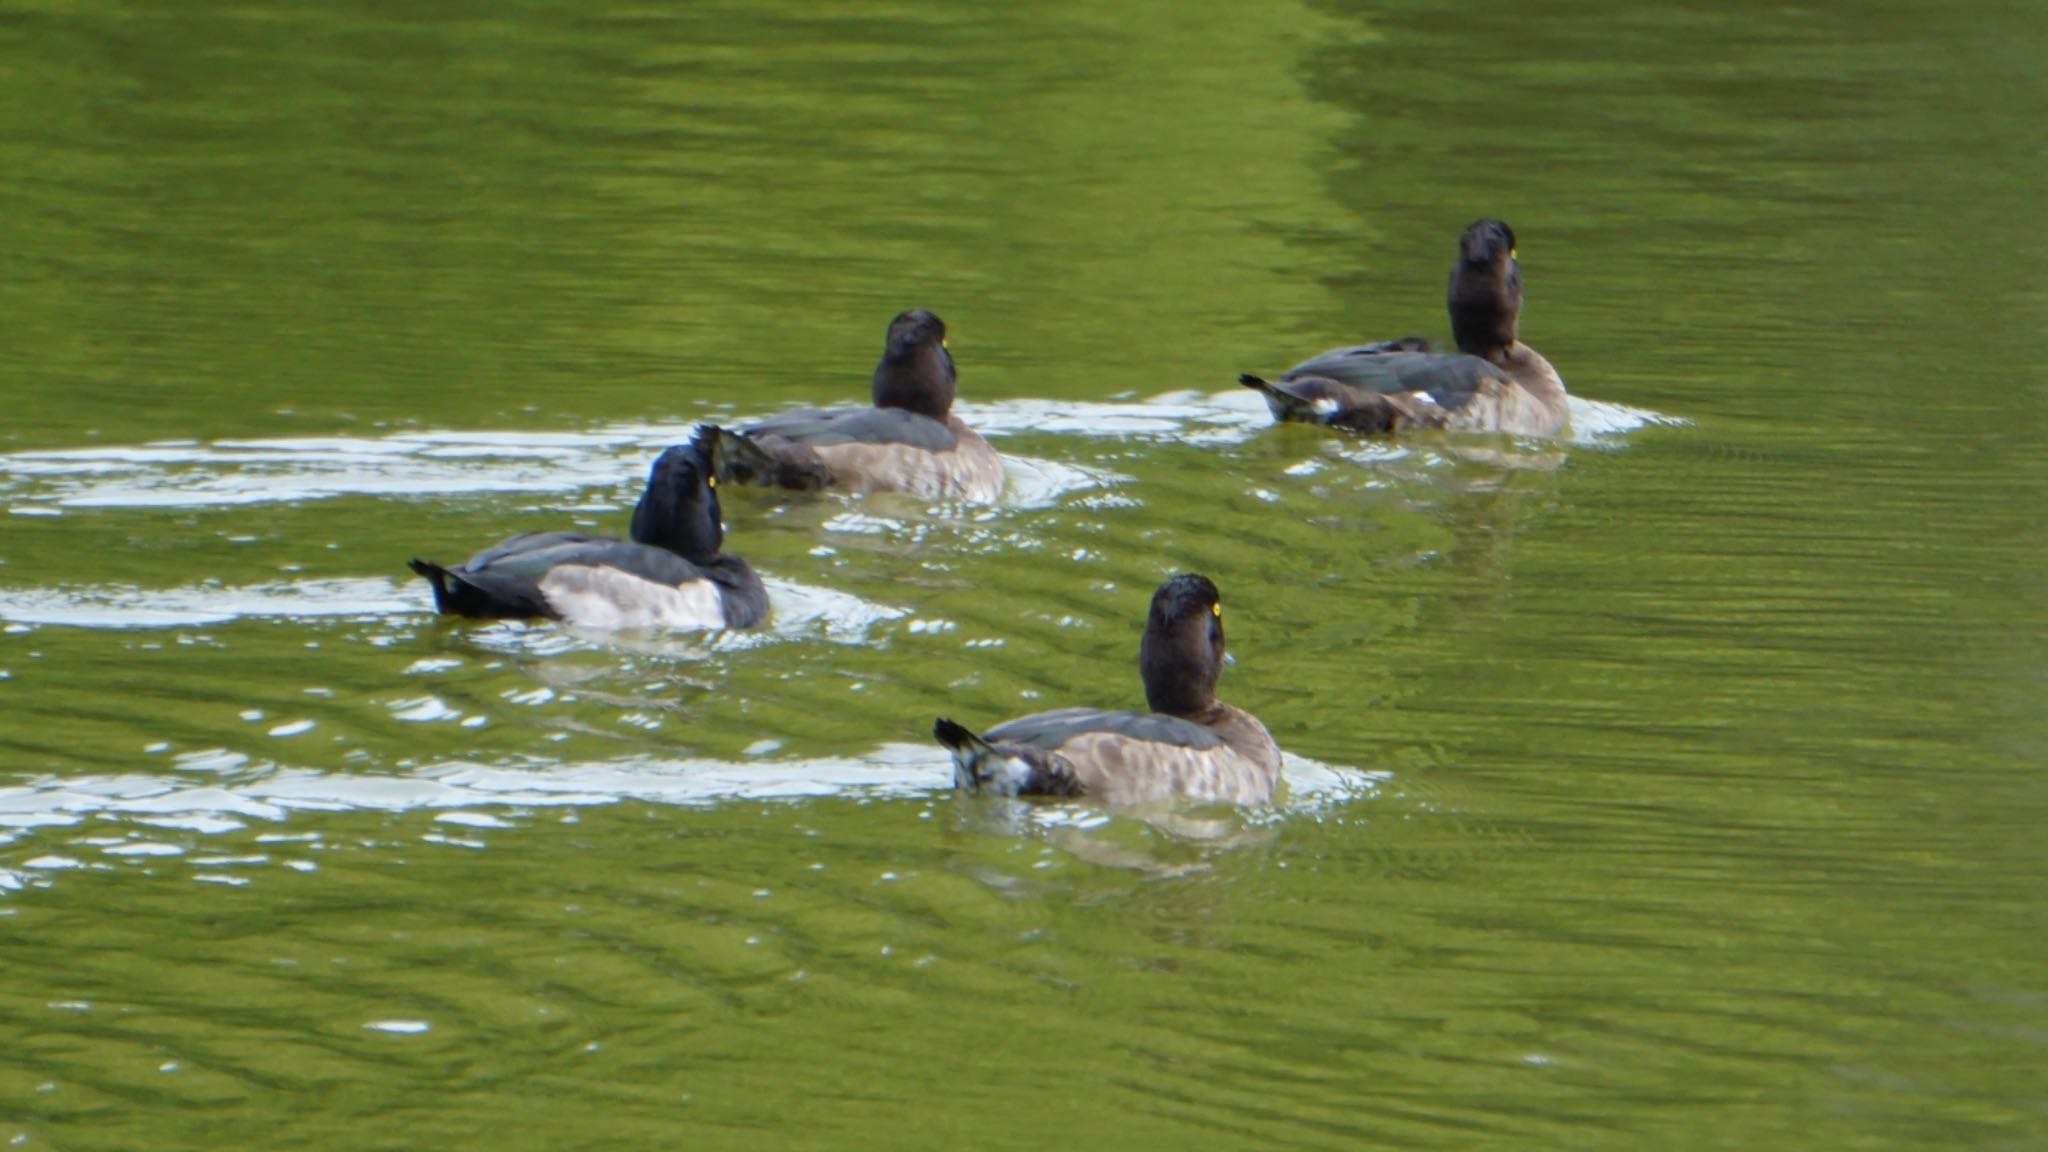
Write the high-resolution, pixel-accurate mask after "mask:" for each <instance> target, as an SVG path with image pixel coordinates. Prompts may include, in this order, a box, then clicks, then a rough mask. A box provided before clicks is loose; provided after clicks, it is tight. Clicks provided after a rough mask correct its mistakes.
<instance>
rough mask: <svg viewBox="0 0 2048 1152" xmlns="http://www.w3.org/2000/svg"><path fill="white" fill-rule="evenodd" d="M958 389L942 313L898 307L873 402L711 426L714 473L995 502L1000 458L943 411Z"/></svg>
mask: <svg viewBox="0 0 2048 1152" xmlns="http://www.w3.org/2000/svg"><path fill="white" fill-rule="evenodd" d="M957 390H958V374H957V373H956V372H955V371H954V368H953V354H952V352H951V351H949V350H948V349H947V347H946V323H945V321H943V320H941V319H939V318H938V317H937V316H935V315H933V314H932V313H930V312H927V311H925V310H924V309H922V308H919V309H916V310H914V311H910V312H905V313H903V314H901V315H899V316H897V317H896V318H895V319H894V320H892V321H890V322H889V342H888V345H887V346H886V347H885V348H884V349H883V350H882V361H881V363H879V364H877V365H875V382H874V405H873V407H869V408H822V409H820V408H812V409H806V410H803V411H800V412H785V413H783V414H782V415H780V416H771V417H769V418H768V419H766V420H763V421H761V422H760V423H758V424H755V425H753V426H752V427H749V428H745V429H742V430H741V431H739V432H737V433H735V432H731V431H728V430H726V429H724V428H716V426H715V425H714V426H713V427H714V428H715V429H716V432H717V435H718V436H719V438H720V441H721V443H722V445H723V449H724V461H725V464H724V471H722V472H721V473H720V475H721V476H724V477H729V478H730V479H733V480H736V481H739V482H741V483H745V484H762V485H767V486H770V487H782V488H798V489H803V490H806V491H809V490H815V489H819V488H827V487H831V488H845V489H850V490H852V491H855V492H873V491H884V490H886V491H896V492H908V493H910V494H912V495H914V496H924V497H928V498H933V499H943V500H968V501H973V502H975V503H981V504H991V503H994V502H995V501H996V500H997V499H998V498H999V497H1001V496H1002V494H1003V460H1002V457H1000V456H998V455H996V450H995V449H993V448H991V447H989V445H988V441H986V440H983V439H982V438H981V437H980V436H979V435H977V434H976V433H975V431H974V430H973V429H972V428H969V427H968V426H967V425H966V424H964V423H962V422H961V420H960V418H959V417H958V416H955V415H953V414H952V413H953V399H954V394H955V392H956V391H957Z"/></svg>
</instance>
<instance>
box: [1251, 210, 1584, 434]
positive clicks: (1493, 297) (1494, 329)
mask: <svg viewBox="0 0 2048 1152" xmlns="http://www.w3.org/2000/svg"><path fill="white" fill-rule="evenodd" d="M1444 302H1445V304H1446V305H1447V306H1448V307H1449V308H1450V313H1451V336H1452V338H1453V339H1455V340H1456V341H1457V344H1458V351H1457V352H1456V353H1455V354H1453V353H1443V352H1436V351H1434V350H1432V349H1431V348H1430V345H1429V342H1428V341H1427V340H1423V339H1421V338H1419V337H1412V336H1411V337H1407V338H1405V339H1401V340H1389V341H1385V342H1382V343H1379V344H1366V345H1362V346H1359V347H1356V348H1338V349H1334V350H1332V351H1329V352H1325V353H1323V354H1322V355H1320V356H1317V357H1316V358H1314V359H1313V360H1306V361H1303V362H1302V363H1300V364H1296V365H1295V366H1294V367H1292V368H1289V369H1288V370H1287V374H1286V375H1285V376H1282V377H1281V378H1280V379H1279V381H1278V382H1271V381H1267V380H1265V379H1262V378H1260V377H1258V376H1253V375H1250V374H1249V373H1247V374H1246V375H1243V376H1240V377H1238V382H1239V383H1241V384H1243V385H1244V386H1245V387H1247V388H1256V389H1258V390H1259V391H1260V392H1261V393H1262V394H1264V395H1265V397H1266V406H1267V407H1268V408H1271V409H1272V411H1273V418H1274V419H1275V420H1280V421H1298V422H1300V423H1305V424H1328V425H1332V426H1334V427H1338V428H1348V429H1350V430H1352V431H1355V432H1403V431H1407V430H1409V429H1412V428H1448V429H1452V430H1454V431H1464V432H1510V433H1515V434H1517V435H1528V436H1555V435H1557V434H1558V433H1559V432H1562V431H1564V428H1565V423H1566V420H1567V417H1568V408H1567V405H1566V400H1565V391H1564V380H1563V379H1562V378H1560V377H1559V376H1558V374H1557V369H1555V368H1552V367H1551V366H1550V361H1548V360H1545V359H1544V358H1543V357H1542V356H1540V355H1538V354H1537V352H1536V350H1535V349H1534V348H1531V347H1529V346H1528V345H1527V344H1524V343H1522V342H1521V340H1520V339H1519V338H1518V335H1517V330H1518V327H1519V325H1520V322H1521V316H1522V272H1521V268H1520V266H1519V265H1517V264H1516V262H1515V232H1514V229H1512V228H1509V227H1508V226H1507V225H1506V224H1504V223H1502V222H1501V221H1499V220H1480V221H1478V222H1476V223H1474V224H1473V225H1472V226H1471V227H1470V228H1467V229H1465V234H1464V236H1463V237H1461V238H1460V239H1459V241H1458V262H1457V264H1455V265H1453V266H1452V268H1451V283H1450V289H1449V291H1448V292H1446V293H1445V301H1444Z"/></svg>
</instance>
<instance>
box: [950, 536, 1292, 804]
mask: <svg viewBox="0 0 2048 1152" xmlns="http://www.w3.org/2000/svg"><path fill="white" fill-rule="evenodd" d="M1225 657H1226V653H1225V650H1224V645H1223V598H1222V596H1221V594H1219V593H1218V592H1217V590H1216V585H1215V583H1214V582H1213V581H1211V580H1210V579H1209V578H1208V577H1207V576H1203V575H1201V574H1199V573H1193V572H1187V573H1181V574H1179V575H1175V576H1173V577H1170V578H1169V579H1167V581H1166V582H1165V583H1163V584H1161V585H1160V586H1159V589H1158V591H1156V592H1154V593H1153V594H1152V607H1151V611H1150V612H1149V614H1148V615H1147V616H1146V620H1145V636H1144V639H1143V640H1142V641H1140V643H1139V645H1138V673H1139V676H1140V678H1142V679H1143V681H1144V683H1145V703H1146V705H1147V706H1148V707H1149V708H1150V709H1151V711H1149V712H1105V711H1102V710H1099V709H1095V708H1062V709H1057V710H1055V711H1051V712H1040V713H1036V714H1034V715H1031V716H1025V717H1022V718H1020V719H1016V720H1010V721H1006V722H1004V723H1002V724H998V725H996V726H995V727H993V728H990V729H988V730H987V731H985V732H981V733H976V732H973V731H971V730H969V729H968V728H966V727H965V726H963V725H961V724H958V723H955V722H954V721H952V720H949V719H946V718H944V717H941V718H939V719H938V720H937V721H936V722H935V723H934V724H933V725H932V735H933V737H934V738H936V739H937V740H938V742H939V743H940V744H941V745H943V746H944V747H946V748H947V749H948V750H950V751H951V752H952V754H953V781H954V786H955V787H956V788H959V789H962V790H965V791H981V792H988V793H992V794H996V795H1002V796H1068V797H1086V798H1089V799H1092V800H1097V801H1100V802H1102V803H1105V804H1111V805H1120V806H1128V805H1146V804H1157V803H1164V802H1170V801H1174V800H1190V801H1199V802H1210V803H1224V804H1240V805H1260V804H1265V803H1268V802H1270V801H1271V800H1272V798H1273V790H1274V788H1275V787H1276V786H1277V784H1278V783H1279V780H1280V747H1279V745H1277V744H1275V743H1274V742H1273V736H1272V734H1271V733H1270V732H1268V731H1266V726H1265V725H1264V724H1261V723H1260V722H1259V720H1258V718H1257V717H1256V716H1253V715H1252V714H1251V713H1249V712H1247V711H1245V710H1244V709H1242V708H1237V707H1233V706H1232V705H1229V704H1225V703H1223V702H1222V701H1221V700H1218V699H1217V698H1216V682H1217V680H1218V679H1219V678H1220V677H1221V676H1222V673H1223V664H1224V661H1225Z"/></svg>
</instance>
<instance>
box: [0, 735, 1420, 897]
mask: <svg viewBox="0 0 2048 1152" xmlns="http://www.w3.org/2000/svg"><path fill="white" fill-rule="evenodd" d="M1284 761H1285V763H1284V767H1283V774H1284V779H1285V780H1286V784H1287V798H1286V800H1285V801H1284V803H1283V804H1281V805H1279V806H1277V807H1276V808H1275V809H1273V810H1271V811H1272V813H1275V814H1278V815H1282V816H1284V815H1286V814H1289V813H1297V812H1303V811H1309V810H1313V809H1316V808H1320V807H1323V806H1327V805H1329V804H1333V803H1338V802H1342V801H1346V800H1352V799H1358V798H1361V797H1365V796H1369V795H1371V794H1372V793H1374V792H1375V791H1377V790H1378V789H1379V788H1380V787H1381V786H1382V785H1383V784H1384V783H1385V782H1386V781H1387V780H1389V779H1391V776H1390V774H1388V773H1385V772H1371V771H1365V770H1361V769H1356V768H1346V767H1339V766H1336V765H1330V764H1324V763H1320V762H1318V761H1314V760H1309V759H1306V758H1304V757H1300V756H1295V755H1292V754H1286V755H1285V756H1284ZM952 788H953V765H952V761H951V760H950V759H948V758H947V757H946V755H945V754H944V753H943V752H942V751H939V750H938V749H935V748H933V747H930V746H927V745H922V744H885V745H883V746H881V747H880V748H877V749H875V750H874V751H872V752H868V753H865V754H861V755H854V756H827V757H815V758H809V759H800V760H781V761H764V760H759V759H752V760H747V761H726V760H712V759H665V758H648V757H632V758H626V759H619V760H607V761H595V762H587V763H560V764H545V765H526V766H507V765H488V764H476V763H470V762H467V761H460V760H457V761H449V762H445V763H441V764H437V765H433V766H430V767H426V768H422V769H420V770H418V771H417V772H415V773H413V774H411V775H369V774H353V773H346V772H320V771H313V770H310V769H304V768H295V767H287V766H277V767H273V768H272V769H270V770H269V771H267V772H265V773H263V774H261V775H258V776H256V777H254V778H252V779H246V780H243V781H240V782H237V783H233V784H216V783H212V782H208V783H204V784H199V783H193V782H190V781H187V780H183V779H180V778H176V777H166V776H150V775H143V774H139V773H131V774H110V775H97V776H93V775H88V776H70V777H55V776H46V777H41V778H38V779H34V780H31V781H28V782H26V783H24V784H20V785H17V786H13V787H7V788H0V827H20V828H27V827H52V826H76V825H83V824H88V823H90V822H93V821H97V820H100V819H102V818H133V819H139V820H141V821H142V822H145V823H150V824H158V825H164V826H174V827H181V828H185V829H189V830H193V831H199V832H202V833H218V832H225V831H232V830H237V829H240V828H242V827H244V826H245V825H246V823H247V821H250V820H262V821H267V822H271V823H280V824H281V823H284V822H286V821H288V820H289V819H290V818H291V815H292V814H293V813H294V812H349V811H355V812H386V813H402V812H418V811H430V812H434V813H436V821H437V822H438V823H442V824H446V825H450V826H454V827H461V828H467V829H472V830H477V831H484V830H491V829H499V828H507V827H512V826H513V823H514V822H513V821H510V820H508V819H506V818H505V817H504V816H502V815H499V814H498V812H499V811H502V810H503V809H507V808H511V809H521V810H524V809H533V808H578V807H591V806H597V805H607V804H617V803H621V802H625V801H641V802H645V803H654V804H668V805H676V806H682V807H702V806H707V805H713V804H720V803H726V802H731V801H740V800H805V799H817V798H827V797H911V796H925V795H931V794H934V793H946V792H950V791H952ZM1029 808H1030V810H1031V811H1032V812H1033V813H1034V814H1035V817H1034V818H1035V819H1036V820H1037V821H1038V822H1039V823H1040V824H1042V825H1045V826H1056V825H1071V824H1075V823H1077V822H1078V823H1080V824H1083V825H1085V824H1088V823H1090V822H1099V821H1101V820H1104V819H1107V818H1108V817H1107V815H1106V814H1105V813H1103V812H1102V811H1101V810H1100V809H1098V808H1096V807H1095V806H1093V805H1089V804H1085V803H1084V804H1032V805H1030V806H1029ZM1255 818H1256V817H1255ZM269 842H276V840H275V839H274V838H273V839H272V840H271V841H269ZM100 851H101V852H103V853H105V854H108V855H112V856H116V857H122V856H136V857H144V858H148V857H153V856H159V855H170V854H174V853H176V852H182V851H183V849H172V848H170V846H167V845H160V844H157V843H155V842H153V841H147V840H143V839H137V840H133V841H129V842H126V843H124V844H116V845H113V846H101V847H100ZM254 862H260V861H258V860H257V859H255V858H250V859H242V858H234V859H225V858H213V859H209V860H206V861H204V863H206V864H208V865H211V866H218V865H221V864H225V863H254ZM22 866H23V867H26V868H35V869H43V870H52V869H64V868H77V867H82V866H83V865H82V863H81V862H80V861H77V860H74V859H71V858H69V857H59V856H41V857H37V858H36V859H33V860H29V861H27V862H26V863H25V864H23V865H22Z"/></svg>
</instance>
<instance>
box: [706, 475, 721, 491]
mask: <svg viewBox="0 0 2048 1152" xmlns="http://www.w3.org/2000/svg"><path fill="white" fill-rule="evenodd" d="M704 483H705V484H707V485H709V486H710V487H713V488H716V487H718V477H716V476H707V477H705V478H704Z"/></svg>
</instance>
